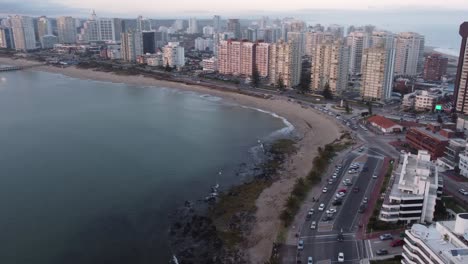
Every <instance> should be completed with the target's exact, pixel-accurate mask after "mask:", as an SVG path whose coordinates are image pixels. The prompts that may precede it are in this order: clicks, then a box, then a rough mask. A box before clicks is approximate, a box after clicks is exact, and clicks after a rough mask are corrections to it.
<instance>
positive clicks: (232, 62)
mask: <svg viewBox="0 0 468 264" xmlns="http://www.w3.org/2000/svg"><path fill="white" fill-rule="evenodd" d="M268 51H269V44H264V43H253V42H250V41H247V40H244V41H237V40H231V39H230V40H221V41H219V45H218V71H219V73H221V74H227V75H235V76H245V77H250V76H252V73H253V71H254V68H255V67H257V70H258V71H259V74H260V75H261V76H267V75H268V72H266V70H265V69H268Z"/></svg>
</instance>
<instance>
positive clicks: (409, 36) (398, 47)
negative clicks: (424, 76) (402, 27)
mask: <svg viewBox="0 0 468 264" xmlns="http://www.w3.org/2000/svg"><path fill="white" fill-rule="evenodd" d="M395 54H396V55H395V74H397V75H410V76H415V75H417V74H418V73H420V72H422V70H423V67H424V36H422V35H419V34H418V33H414V32H402V33H400V34H398V35H397V37H396V43H395Z"/></svg>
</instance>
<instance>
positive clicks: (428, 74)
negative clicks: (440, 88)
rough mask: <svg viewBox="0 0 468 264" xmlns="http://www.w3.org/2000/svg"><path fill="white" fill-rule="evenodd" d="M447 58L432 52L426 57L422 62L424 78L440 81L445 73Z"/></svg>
mask: <svg viewBox="0 0 468 264" xmlns="http://www.w3.org/2000/svg"><path fill="white" fill-rule="evenodd" d="M447 65H448V58H444V57H443V56H442V55H441V54H438V53H433V54H430V55H429V56H427V57H426V60H425V62H424V72H423V73H424V75H423V77H424V80H426V81H440V80H441V79H442V77H443V76H444V75H445V74H447Z"/></svg>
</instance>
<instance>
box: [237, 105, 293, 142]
mask: <svg viewBox="0 0 468 264" xmlns="http://www.w3.org/2000/svg"><path fill="white" fill-rule="evenodd" d="M241 107H243V108H247V109H252V110H256V111H259V112H262V113H265V114H269V115H271V116H273V117H275V118H278V119H281V121H283V124H284V125H285V127H283V128H281V129H279V130H276V131H273V132H272V133H271V134H270V135H269V136H268V137H267V138H268V139H271V138H276V137H278V136H284V135H289V134H291V133H292V132H293V131H294V125H293V124H291V122H289V121H288V120H287V119H286V118H285V117H282V116H280V115H278V114H276V113H274V112H270V111H266V110H263V109H259V108H255V107H249V106H244V105H242V106H241Z"/></svg>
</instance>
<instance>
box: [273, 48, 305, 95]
mask: <svg viewBox="0 0 468 264" xmlns="http://www.w3.org/2000/svg"><path fill="white" fill-rule="evenodd" d="M269 58H270V63H269V67H270V70H269V79H270V83H271V84H274V85H277V84H278V83H280V82H282V83H283V84H284V86H285V87H288V88H292V87H294V86H297V85H299V82H300V77H301V69H302V60H301V55H300V52H299V48H298V45H297V43H296V42H294V41H288V42H285V41H282V40H280V41H278V42H277V43H275V44H272V45H271V46H270V56H269Z"/></svg>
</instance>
